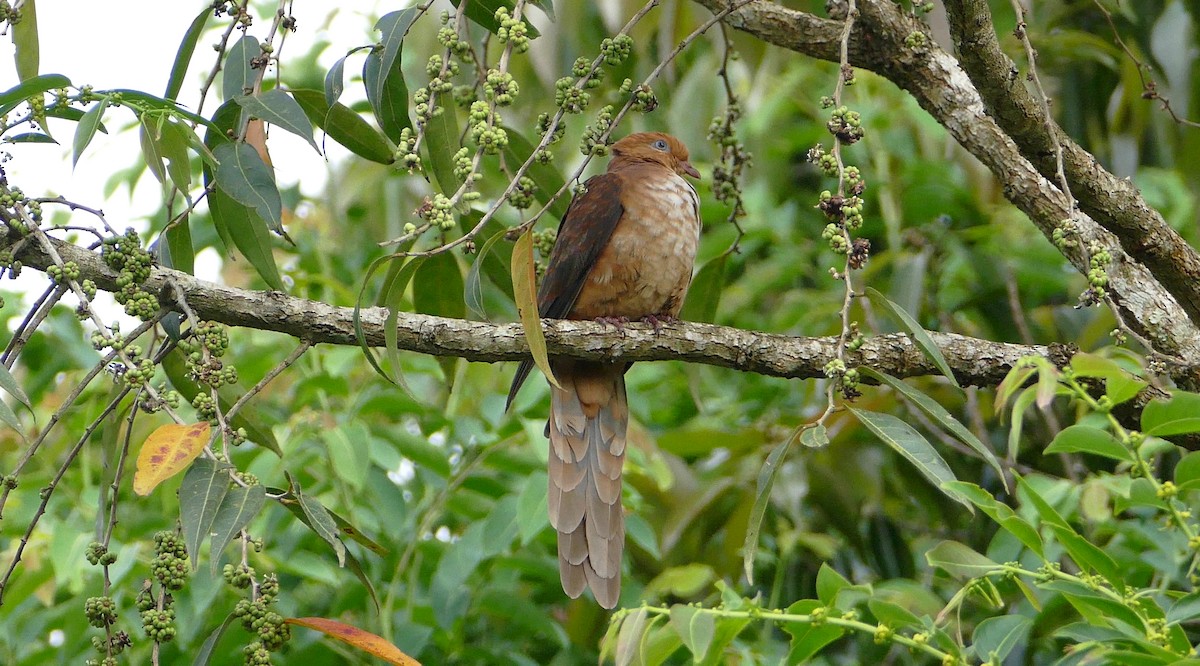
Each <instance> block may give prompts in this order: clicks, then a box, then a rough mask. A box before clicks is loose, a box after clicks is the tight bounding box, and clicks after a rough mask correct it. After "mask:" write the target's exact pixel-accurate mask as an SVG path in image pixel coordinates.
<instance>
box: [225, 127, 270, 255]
mask: <svg viewBox="0 0 1200 666" xmlns="http://www.w3.org/2000/svg"><path fill="white" fill-rule="evenodd" d="M213 155H215V156H216V158H217V162H218V164H217V173H216V182H217V189H219V190H220V191H222V192H224V193H226V194H228V195H229V196H230V197H231V198H233V200H234V201H237V202H238V203H240V204H242V205H244V206H251V207H253V208H254V210H255V211H256V212H257V213H258V216H259V217H260V218H262V219H263V221H265V222H266V223H267V227H268V228H270V229H271V231H274V232H275V233H280V232H282V231H283V201H282V200H281V199H280V197H279V188H278V187H276V185H275V177H274V176H273V175H272V174H271V168H270V167H268V166H267V165H266V164H265V163H263V161H262V158H261V157H259V156H258V151H257V150H255V149H254V147H253V146H251V145H249V144H245V143H223V144H221V145H219V146H217V147H216V148H214V149H213Z"/></svg>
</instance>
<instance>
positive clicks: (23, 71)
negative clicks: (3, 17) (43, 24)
mask: <svg viewBox="0 0 1200 666" xmlns="http://www.w3.org/2000/svg"><path fill="white" fill-rule="evenodd" d="M9 29H10V30H12V41H13V49H14V50H15V51H16V53H15V54H14V57H15V58H16V60H17V76H18V77H19V78H20V79H21V80H22V81H28V80H29V79H32V78H35V77H36V76H37V73H38V66H39V64H40V62H41V50H40V46H39V44H38V21H37V3H36V2H35V1H34V0H25V2H24V3H23V4H21V20H20V21H18V22H16V23H11V22H10V23H9Z"/></svg>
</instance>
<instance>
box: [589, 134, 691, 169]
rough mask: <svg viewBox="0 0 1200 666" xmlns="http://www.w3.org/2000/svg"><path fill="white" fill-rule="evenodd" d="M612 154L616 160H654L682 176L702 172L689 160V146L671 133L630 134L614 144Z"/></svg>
mask: <svg viewBox="0 0 1200 666" xmlns="http://www.w3.org/2000/svg"><path fill="white" fill-rule="evenodd" d="M612 154H613V161H614V162H618V161H622V162H654V163H656V164H661V165H663V166H665V167H667V168H668V169H670V170H672V171H674V172H675V173H677V174H679V175H681V176H683V175H687V176H691V177H692V178H699V177H700V172H699V171H697V170H696V167H694V166H692V163H691V162H689V161H688V149H687V146H685V145H683V142H682V141H680V140H679V139H676V138H675V137H673V136H671V135H670V134H663V133H662V132H638V133H637V134H630V135H629V136H627V137H625V138H624V139H621V140H620V141H618V142H616V143H614V144H613V145H612ZM610 168H611V167H610Z"/></svg>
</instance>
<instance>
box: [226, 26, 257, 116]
mask: <svg viewBox="0 0 1200 666" xmlns="http://www.w3.org/2000/svg"><path fill="white" fill-rule="evenodd" d="M261 55H262V49H261V48H260V47H259V45H258V40H257V39H255V38H254V37H251V36H250V35H245V36H243V37H242V38H241V39H239V40H237V41H236V42H234V43H233V46H231V47H229V51H228V53H226V54H225V63H224V65H223V66H222V70H221V71H222V77H223V78H222V79H221V97H222V99H224V100H225V101H229V100H231V99H233V98H235V97H241V96H242V95H245V94H246V93H248V92H250V91H251V90H252V89H253V87H254V78H255V74H254V68H252V67H251V66H250V61H251V60H253V59H254V58H257V57H259V56H261Z"/></svg>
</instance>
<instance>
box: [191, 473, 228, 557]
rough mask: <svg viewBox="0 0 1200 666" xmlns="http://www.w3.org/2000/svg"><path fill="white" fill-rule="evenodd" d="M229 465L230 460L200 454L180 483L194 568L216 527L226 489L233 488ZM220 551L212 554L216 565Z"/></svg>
mask: <svg viewBox="0 0 1200 666" xmlns="http://www.w3.org/2000/svg"><path fill="white" fill-rule="evenodd" d="M228 469H229V465H227V464H224V463H218V462H217V461H215V460H212V459H210V458H200V459H199V460H197V461H196V462H195V463H193V464H192V466H191V467H189V468H188V471H187V473H186V474H184V475H183V483H181V484H180V486H179V521H180V522H181V523H182V524H183V540H184V543H185V544H187V551H188V556H189V557H190V558H191V561H192V570H193V571H194V570H195V569H196V565H197V563H198V562H199V560H200V547H201V546H202V545H204V540H205V539H207V538H208V535H209V533H210V532H211V531H212V526H213V519H214V518H216V517H217V510H218V509H219V508H220V506H221V501H222V500H224V499H225V493H227V492H229V483H230V479H229V472H228ZM216 555H217V553H213V554H212V556H213V557H212V559H213V561H214V566H215V561H216Z"/></svg>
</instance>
